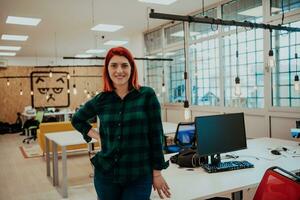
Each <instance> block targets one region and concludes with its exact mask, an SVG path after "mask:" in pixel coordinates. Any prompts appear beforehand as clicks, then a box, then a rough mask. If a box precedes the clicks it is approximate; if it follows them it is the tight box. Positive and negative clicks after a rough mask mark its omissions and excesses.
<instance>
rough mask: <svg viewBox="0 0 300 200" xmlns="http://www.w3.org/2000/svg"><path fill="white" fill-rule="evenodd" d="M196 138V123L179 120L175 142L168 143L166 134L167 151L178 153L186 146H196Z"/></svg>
mask: <svg viewBox="0 0 300 200" xmlns="http://www.w3.org/2000/svg"><path fill="white" fill-rule="evenodd" d="M195 140H196V137H195V123H194V122H179V123H178V126H177V129H176V133H175V137H174V144H173V145H167V136H165V147H164V150H165V152H166V153H176V152H179V151H180V150H182V149H184V148H190V147H192V146H194V145H195Z"/></svg>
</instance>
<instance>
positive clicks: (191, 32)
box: [171, 31, 200, 37]
mask: <svg viewBox="0 0 300 200" xmlns="http://www.w3.org/2000/svg"><path fill="white" fill-rule="evenodd" d="M199 34H200V33H199V32H193V31H190V36H195V35H199ZM171 36H173V37H184V33H183V31H178V32H176V33H172V34H171Z"/></svg>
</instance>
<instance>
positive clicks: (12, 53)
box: [0, 52, 16, 56]
mask: <svg viewBox="0 0 300 200" xmlns="http://www.w3.org/2000/svg"><path fill="white" fill-rule="evenodd" d="M15 55H16V52H0V56H15Z"/></svg>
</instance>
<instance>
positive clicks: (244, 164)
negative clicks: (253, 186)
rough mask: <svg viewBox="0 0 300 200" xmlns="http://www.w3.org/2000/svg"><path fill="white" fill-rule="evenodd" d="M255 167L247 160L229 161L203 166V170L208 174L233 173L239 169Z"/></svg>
mask: <svg viewBox="0 0 300 200" xmlns="http://www.w3.org/2000/svg"><path fill="white" fill-rule="evenodd" d="M253 167H254V165H253V164H252V163H250V162H248V161H246V160H243V161H227V162H221V163H219V164H217V165H212V164H203V165H202V168H204V169H205V171H207V172H208V173H216V172H224V171H232V170H238V169H246V168H253Z"/></svg>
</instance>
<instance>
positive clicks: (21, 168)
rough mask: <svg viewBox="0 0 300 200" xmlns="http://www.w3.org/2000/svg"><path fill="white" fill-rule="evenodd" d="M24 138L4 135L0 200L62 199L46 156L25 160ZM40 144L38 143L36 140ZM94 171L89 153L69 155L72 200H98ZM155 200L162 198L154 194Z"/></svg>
mask: <svg viewBox="0 0 300 200" xmlns="http://www.w3.org/2000/svg"><path fill="white" fill-rule="evenodd" d="M23 138H24V136H20V135H19V134H4V135H0V152H1V154H0V169H1V170H0V200H2V199H3V200H59V199H62V197H61V196H60V194H59V193H58V192H57V190H56V189H55V188H54V187H53V186H52V184H51V183H50V181H49V180H48V178H47V177H46V165H45V160H44V158H43V157H37V158H24V157H23V155H22V153H21V151H20V150H19V146H22V145H27V144H23V143H22V140H23ZM35 143H36V141H35ZM92 171H93V169H92V166H91V165H90V161H89V158H88V154H87V152H81V153H79V154H78V153H77V154H73V155H71V156H68V184H69V190H68V191H69V197H68V198H67V199H69V200H96V199H97V197H96V193H95V190H94V187H93V179H92V178H91V177H90V174H91V173H92ZM254 192H255V190H253V189H252V190H245V191H244V198H243V199H244V200H251V199H252V198H253V194H254ZM151 199H152V200H156V199H159V198H158V195H157V194H153V195H152V197H151Z"/></svg>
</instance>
